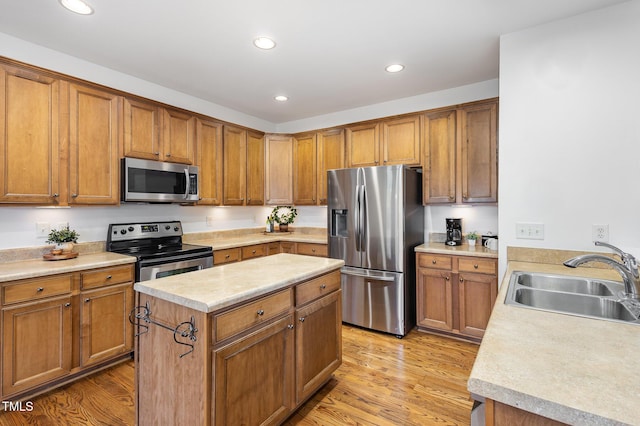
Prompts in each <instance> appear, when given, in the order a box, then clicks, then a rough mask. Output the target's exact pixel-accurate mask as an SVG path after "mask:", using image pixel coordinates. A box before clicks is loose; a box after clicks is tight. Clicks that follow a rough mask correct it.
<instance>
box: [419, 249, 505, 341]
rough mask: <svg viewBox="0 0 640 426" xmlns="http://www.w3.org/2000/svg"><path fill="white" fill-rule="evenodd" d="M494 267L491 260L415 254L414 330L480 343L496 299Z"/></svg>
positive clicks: (496, 277)
mask: <svg viewBox="0 0 640 426" xmlns="http://www.w3.org/2000/svg"><path fill="white" fill-rule="evenodd" d="M497 263H498V262H497V260H496V259H494V258H480V257H467V256H449V255H441V254H430V253H417V254H416V264H417V270H416V275H417V276H416V300H417V307H416V310H417V324H418V329H419V330H421V331H430V332H443V333H444V334H447V335H451V336H456V337H461V338H465V339H467V340H472V341H476V342H478V341H480V339H481V338H482V336H483V335H484V331H485V329H486V327H487V323H488V322H489V317H490V316H491V310H492V309H493V304H494V302H495V300H496V297H497V295H498V276H497V270H498V269H497V268H498V264H497Z"/></svg>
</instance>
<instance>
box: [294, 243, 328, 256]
mask: <svg viewBox="0 0 640 426" xmlns="http://www.w3.org/2000/svg"><path fill="white" fill-rule="evenodd" d="M296 253H297V254H306V255H309V256H324V257H327V256H328V255H329V249H328V248H327V245H326V244H311V243H298V244H297V247H296Z"/></svg>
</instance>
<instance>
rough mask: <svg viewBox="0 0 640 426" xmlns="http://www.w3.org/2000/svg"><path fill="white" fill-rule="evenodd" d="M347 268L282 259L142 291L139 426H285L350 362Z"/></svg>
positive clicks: (141, 286)
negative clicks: (344, 304) (344, 287)
mask: <svg viewBox="0 0 640 426" xmlns="http://www.w3.org/2000/svg"><path fill="white" fill-rule="evenodd" d="M342 265H343V261H341V260H337V259H329V258H321V257H312V256H301V255H294V254H285V253H282V254H277V255H273V256H268V257H262V258H256V259H251V260H247V261H244V262H239V263H233V264H227V265H223V266H218V267H214V268H211V269H205V270H201V271H196V272H191V273H187V274H181V275H175V276H171V277H166V278H162V279H158V280H153V281H145V282H140V283H136V284H135V287H134V288H135V290H136V292H137V293H136V304H137V307H136V309H135V310H134V313H133V315H132V320H133V321H134V322H135V323H136V333H137V334H138V336H137V337H136V352H135V354H136V359H135V362H136V404H137V411H136V416H137V424H139V425H145V424H193V425H227V424H229V425H230V424H262V423H266V424H278V423H281V422H282V421H284V420H285V419H286V418H287V417H288V416H289V415H290V414H291V413H293V411H294V410H295V409H296V408H297V407H299V406H300V405H301V404H302V403H303V402H304V401H306V400H307V399H308V398H309V397H311V396H312V395H313V394H314V393H315V392H316V391H317V390H318V389H319V388H320V387H322V386H323V385H324V384H325V383H326V382H327V381H328V380H329V378H330V377H331V374H332V373H333V371H335V369H337V368H338V366H339V365H340V363H341V362H342V334H341V322H342V318H341V314H342V309H341V292H340V268H341V267H342Z"/></svg>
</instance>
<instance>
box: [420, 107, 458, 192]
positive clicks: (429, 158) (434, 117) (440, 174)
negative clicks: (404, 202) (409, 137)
mask: <svg viewBox="0 0 640 426" xmlns="http://www.w3.org/2000/svg"><path fill="white" fill-rule="evenodd" d="M423 134H424V137H425V144H424V151H425V156H424V164H423V169H424V171H423V174H422V178H423V185H422V187H423V193H424V194H423V202H424V204H436V203H454V202H455V201H456V111H455V110H450V111H440V112H435V113H429V114H426V115H425V117H424V129H423Z"/></svg>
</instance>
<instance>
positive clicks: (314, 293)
mask: <svg viewBox="0 0 640 426" xmlns="http://www.w3.org/2000/svg"><path fill="white" fill-rule="evenodd" d="M339 288H340V271H335V272H331V273H330V274H326V275H322V276H321V277H318V278H314V279H312V280H310V281H307V282H306V283H302V284H298V285H297V286H296V306H301V305H304V304H305V303H308V302H311V301H312V300H315V299H317V298H318V297H321V296H324V295H327V294H329V293H331V292H333V291H335V290H337V289H339Z"/></svg>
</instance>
